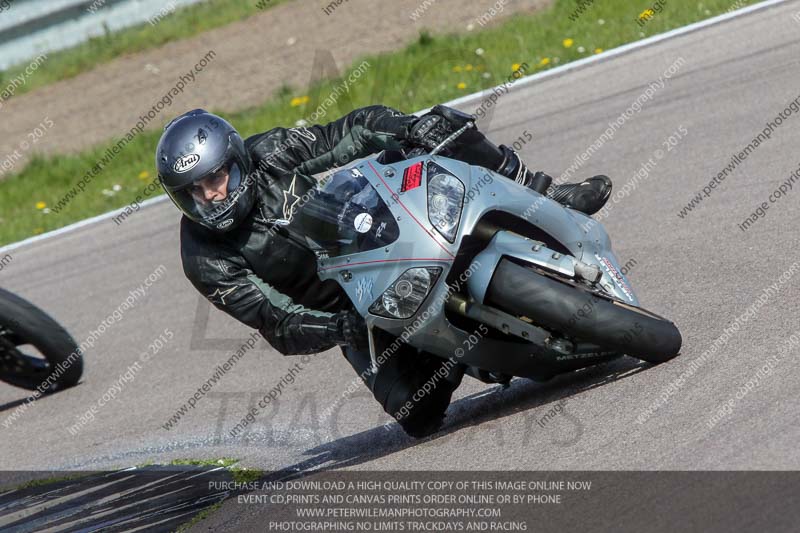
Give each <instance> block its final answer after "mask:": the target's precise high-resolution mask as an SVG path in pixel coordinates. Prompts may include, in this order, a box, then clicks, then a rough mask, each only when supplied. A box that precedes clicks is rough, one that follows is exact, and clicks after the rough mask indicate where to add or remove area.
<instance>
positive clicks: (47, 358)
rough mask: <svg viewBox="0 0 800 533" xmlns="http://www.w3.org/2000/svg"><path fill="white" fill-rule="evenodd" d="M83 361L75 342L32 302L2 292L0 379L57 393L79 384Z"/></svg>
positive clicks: (0, 307)
mask: <svg viewBox="0 0 800 533" xmlns="http://www.w3.org/2000/svg"><path fill="white" fill-rule="evenodd" d="M82 373H83V358H82V355H81V353H80V351H79V350H78V346H77V345H76V344H75V341H74V340H73V339H72V337H71V336H70V335H69V333H67V332H66V330H64V328H62V327H61V326H60V325H59V324H58V323H57V322H56V321H55V320H53V319H52V318H50V316H48V315H47V314H46V313H44V312H43V311H42V310H40V309H39V308H37V307H36V306H34V305H33V304H31V303H30V302H28V301H26V300H24V299H22V298H20V297H19V296H16V295H15V294H12V293H10V292H8V291H5V290H3V289H0V380H2V381H5V382H6V383H10V384H12V385H16V386H17V387H22V388H24V389H28V390H35V389H36V388H39V389H40V390H41V391H42V392H54V391H56V390H60V389H63V388H67V387H72V386H73V385H75V384H77V383H78V381H79V380H80V378H81V374H82Z"/></svg>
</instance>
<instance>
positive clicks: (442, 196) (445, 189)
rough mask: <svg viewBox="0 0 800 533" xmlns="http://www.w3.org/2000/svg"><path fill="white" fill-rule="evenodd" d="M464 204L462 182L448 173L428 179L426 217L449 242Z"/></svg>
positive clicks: (451, 240) (454, 232)
mask: <svg viewBox="0 0 800 533" xmlns="http://www.w3.org/2000/svg"><path fill="white" fill-rule="evenodd" d="M463 206H464V184H463V183H461V180H459V179H458V178H456V177H454V176H451V175H450V174H444V173H441V174H436V175H435V176H433V177H432V178H431V179H430V180H428V218H429V219H430V221H431V224H433V227H435V228H436V231H438V232H439V233H440V234H441V235H442V237H444V238H445V239H447V240H448V241H450V242H453V240H454V239H455V238H456V229H457V228H458V223H459V221H460V220H461V209H462V207H463Z"/></svg>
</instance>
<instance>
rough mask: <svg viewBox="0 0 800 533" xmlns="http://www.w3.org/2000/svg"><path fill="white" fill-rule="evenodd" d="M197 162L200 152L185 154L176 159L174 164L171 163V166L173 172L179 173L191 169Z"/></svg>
mask: <svg viewBox="0 0 800 533" xmlns="http://www.w3.org/2000/svg"><path fill="white" fill-rule="evenodd" d="M199 162H200V154H186V155H182V156H181V157H179V158H178V159H176V160H175V164H174V165H172V168H173V169H174V170H175V172H177V173H179V174H181V173H183V172H188V171H190V170H192V169H193V168H194V167H196V166H197V163H199Z"/></svg>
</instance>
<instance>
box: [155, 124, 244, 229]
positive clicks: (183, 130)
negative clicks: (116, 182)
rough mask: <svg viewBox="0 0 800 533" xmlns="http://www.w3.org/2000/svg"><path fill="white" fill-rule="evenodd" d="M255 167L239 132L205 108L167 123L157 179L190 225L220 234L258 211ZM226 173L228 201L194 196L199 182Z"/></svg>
mask: <svg viewBox="0 0 800 533" xmlns="http://www.w3.org/2000/svg"><path fill="white" fill-rule="evenodd" d="M251 167H252V161H251V159H250V156H249V154H248V153H247V151H246V150H245V147H244V141H242V137H241V136H240V135H239V133H238V132H237V131H236V129H235V128H234V127H233V126H232V125H231V124H230V123H229V122H228V121H226V120H225V119H223V118H221V117H218V116H217V115H214V114H212V113H209V112H208V111H205V110H203V109H194V110H192V111H189V112H188V113H185V114H183V115H181V116H179V117H177V118H175V119H174V120H173V121H172V122H170V123H169V124H167V125H166V126H165V127H164V133H163V134H162V135H161V139H160V140H159V141H158V147H157V148H156V168H157V169H158V179H159V181H160V182H161V185H162V186H163V187H164V190H165V191H166V192H167V194H168V195H169V197H170V198H171V199H172V202H173V203H174V204H175V205H176V206H177V207H178V209H180V210H181V211H182V212H183V214H184V215H186V216H187V217H188V218H189V219H190V220H193V221H194V222H197V223H198V224H202V225H203V226H205V227H207V228H209V229H211V230H213V231H216V232H225V231H230V230H232V229H233V228H235V227H236V226H238V225H239V224H241V222H242V221H243V220H244V219H245V217H246V216H247V215H248V214H249V213H250V211H251V210H252V209H253V204H254V203H255V196H256V192H255V189H256V185H255V180H254V176H252V175H251ZM223 170H224V171H226V172H227V173H228V175H229V176H230V178H229V180H228V187H227V196H226V198H225V199H224V200H220V201H209V200H206V199H205V198H202V197H198V195H196V194H194V195H193V194H192V188H193V186H194V185H195V184H196V183H197V182H198V181H200V180H203V179H205V178H207V177H209V176H212V175H214V174H217V173H218V172H220V171H223Z"/></svg>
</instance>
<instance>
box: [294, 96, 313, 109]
mask: <svg viewBox="0 0 800 533" xmlns="http://www.w3.org/2000/svg"><path fill="white" fill-rule="evenodd" d="M308 100H309V98H308V96H295V97H294V98H292V101H291V102H289V105H290V106H292V107H297V106H301V105H303V104H305V103H308Z"/></svg>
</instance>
